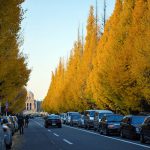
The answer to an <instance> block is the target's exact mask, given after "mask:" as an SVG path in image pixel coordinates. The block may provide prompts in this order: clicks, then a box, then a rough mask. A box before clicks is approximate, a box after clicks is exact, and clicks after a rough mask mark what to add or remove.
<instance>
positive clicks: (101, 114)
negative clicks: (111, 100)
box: [99, 113, 112, 119]
mask: <svg viewBox="0 0 150 150" xmlns="http://www.w3.org/2000/svg"><path fill="white" fill-rule="evenodd" d="M105 114H112V113H99V119H102V117H103V116H104V115H105Z"/></svg>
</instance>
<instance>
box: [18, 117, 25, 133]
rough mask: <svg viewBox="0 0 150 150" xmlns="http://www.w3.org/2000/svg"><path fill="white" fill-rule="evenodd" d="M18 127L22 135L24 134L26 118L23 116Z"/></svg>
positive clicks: (19, 119) (19, 118)
mask: <svg viewBox="0 0 150 150" xmlns="http://www.w3.org/2000/svg"><path fill="white" fill-rule="evenodd" d="M18 127H19V132H20V135H21V134H24V131H23V128H24V117H23V116H22V115H19V116H18Z"/></svg>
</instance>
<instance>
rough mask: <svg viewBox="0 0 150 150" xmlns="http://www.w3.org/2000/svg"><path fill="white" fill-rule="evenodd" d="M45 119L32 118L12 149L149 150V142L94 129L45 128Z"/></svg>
mask: <svg viewBox="0 0 150 150" xmlns="http://www.w3.org/2000/svg"><path fill="white" fill-rule="evenodd" d="M43 125H44V120H43V119H42V118H36V119H33V120H30V124H29V127H28V128H25V133H24V135H19V133H16V134H15V135H14V137H13V140H14V142H13V148H12V150H149V149H150V145H149V144H145V145H143V144H140V142H139V141H131V140H126V139H121V138H120V137H115V136H103V135H100V134H99V133H97V132H94V131H92V130H84V129H81V128H76V127H70V126H66V125H63V127H62V128H61V129H60V128H49V129H46V128H44V126H43Z"/></svg>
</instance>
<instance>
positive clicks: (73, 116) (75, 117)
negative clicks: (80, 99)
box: [71, 115, 81, 119]
mask: <svg viewBox="0 0 150 150" xmlns="http://www.w3.org/2000/svg"><path fill="white" fill-rule="evenodd" d="M71 117H72V118H73V119H79V118H81V116H80V115H71Z"/></svg>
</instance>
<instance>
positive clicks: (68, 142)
mask: <svg viewBox="0 0 150 150" xmlns="http://www.w3.org/2000/svg"><path fill="white" fill-rule="evenodd" d="M63 141H64V142H66V143H67V144H70V145H72V144H73V143H71V142H70V141H68V140H66V139H63Z"/></svg>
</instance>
